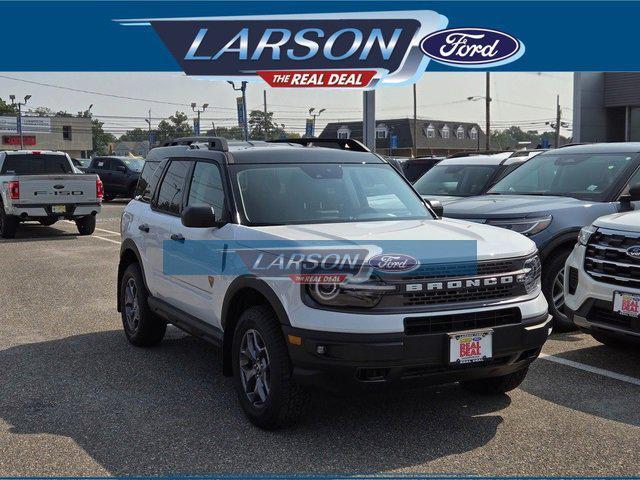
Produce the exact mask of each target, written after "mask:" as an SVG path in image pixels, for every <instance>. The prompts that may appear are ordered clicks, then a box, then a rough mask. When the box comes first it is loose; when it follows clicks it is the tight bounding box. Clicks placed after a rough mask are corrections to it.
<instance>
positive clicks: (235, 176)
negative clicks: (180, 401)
mask: <svg viewBox="0 0 640 480" xmlns="http://www.w3.org/2000/svg"><path fill="white" fill-rule="evenodd" d="M186 142H187V143H189V148H182V149H180V148H177V149H176V147H175V146H172V147H166V149H167V152H168V153H167V157H168V158H164V159H162V160H161V161H160V162H159V164H158V166H157V168H156V169H155V170H154V171H153V173H152V171H151V170H149V171H148V172H143V180H144V182H142V181H141V185H140V187H141V188H139V189H138V192H137V193H138V194H139V195H138V196H136V198H135V199H134V200H132V201H131V202H130V203H129V204H128V205H127V207H126V208H125V211H124V213H123V217H122V238H123V242H122V247H121V256H120V265H119V268H118V310H119V311H120V312H121V313H122V322H123V326H124V331H125V333H126V336H127V338H128V339H129V341H130V342H131V343H132V344H134V345H138V346H150V345H154V344H157V343H159V342H160V341H161V340H162V338H163V336H164V333H165V328H166V324H167V323H171V324H174V325H175V326H177V327H179V328H181V329H183V330H185V331H187V332H189V333H192V334H194V335H197V336H200V337H201V338H203V339H205V340H207V341H210V342H212V343H215V344H218V345H220V346H222V349H223V371H224V373H225V375H228V376H233V377H234V384H235V388H236V390H237V393H238V398H239V401H240V404H241V406H242V408H243V409H244V411H245V413H246V414H247V415H248V417H249V418H250V420H251V421H252V422H254V423H255V424H257V425H259V426H261V427H263V428H276V427H278V426H280V425H282V424H284V423H286V422H287V421H289V420H291V419H292V418H293V417H294V416H296V415H298V414H299V413H300V412H301V407H302V405H303V399H304V397H305V390H304V388H303V387H306V386H321V387H325V388H327V389H330V390H333V391H340V392H342V391H345V390H347V389H349V390H350V389H353V388H356V389H357V388H359V389H365V390H369V389H376V388H381V387H385V386H389V387H392V386H400V385H415V384H416V383H428V384H429V383H430V384H441V383H451V382H461V383H462V384H463V385H464V386H466V387H467V388H469V389H471V390H474V391H478V392H483V393H492V394H496V393H500V394H502V393H504V392H506V391H509V390H511V389H513V388H516V387H517V386H518V385H519V384H520V382H522V380H523V379H524V377H525V375H526V372H527V369H528V367H529V364H530V363H531V362H532V361H533V360H535V359H536V358H537V357H538V354H539V353H540V350H541V348H542V345H543V344H544V342H545V341H546V339H547V336H548V334H549V333H550V330H551V327H550V317H549V315H548V312H547V302H546V300H545V298H544V296H543V295H542V293H541V289H540V261H539V259H538V256H537V250H536V246H535V244H534V243H533V242H532V241H531V240H529V239H527V238H526V237H524V236H523V235H520V234H518V233H515V232H510V231H505V230H503V229H499V228H496V227H491V226H486V225H479V224H476V223H471V222H465V221H459V220H447V219H442V218H439V217H438V215H437V214H436V213H435V212H434V211H433V210H432V209H431V208H430V206H429V204H428V203H427V202H425V201H424V200H423V199H422V198H421V197H420V195H419V194H418V193H417V192H416V191H415V190H414V189H413V188H412V187H411V184H410V183H409V182H408V181H407V180H406V179H405V178H404V177H402V176H401V175H400V174H398V172H397V171H396V170H394V169H393V168H392V167H391V166H390V165H389V164H388V163H387V162H386V161H385V160H384V159H382V158H381V157H379V156H377V155H375V154H373V153H371V152H370V151H368V150H367V149H366V147H364V146H363V145H362V144H360V143H359V142H356V141H354V140H324V139H313V138H311V139H301V140H295V141H290V142H288V143H282V142H277V143H261V144H253V143H242V144H235V145H234V144H227V142H226V140H224V139H220V138H215V137H214V138H208V139H207V142H208V145H207V144H204V145H203V144H202V143H201V142H202V140H199V142H200V143H198V141H196V140H193V139H188V141H186ZM175 143H176V142H174V144H175ZM327 147H333V148H327ZM336 147H340V148H336ZM152 152H154V156H155V157H159V158H161V157H162V152H163V147H160V148H159V149H155V151H154V150H152ZM327 244H329V246H327ZM385 245H386V246H385ZM388 245H390V246H389V247H388V248H387V246H388ZM465 246H466V247H465ZM421 248H422V250H426V252H424V253H425V255H426V256H429V255H431V258H432V259H433V258H435V260H438V259H439V258H440V257H439V256H440V255H441V256H442V259H444V260H439V262H435V263H428V262H427V261H425V260H423V258H424V257H423V256H421V255H420V254H421V252H419V251H418V252H416V251H417V250H420V249H421ZM465 248H470V249H471V250H472V251H468V250H467V251H466V252H467V253H465V254H463V255H462V256H458V257H456V256H455V255H456V254H454V253H452V252H455V251H456V249H458V251H460V252H462V250H464V249H465ZM460 249H462V250H460ZM316 250H322V251H316ZM243 262H244V263H243ZM443 262H444V263H443ZM285 264H286V266H285ZM319 266H321V267H323V268H318V267H319ZM469 267H472V268H471V270H472V271H471V270H470V269H469Z"/></svg>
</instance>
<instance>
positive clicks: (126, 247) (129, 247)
mask: <svg viewBox="0 0 640 480" xmlns="http://www.w3.org/2000/svg"><path fill="white" fill-rule="evenodd" d="M126 252H133V254H134V255H135V256H136V259H137V260H138V266H139V267H140V271H141V272H142V281H143V282H144V288H146V289H147V291H149V287H148V286H147V275H146V274H145V272H144V264H143V263H142V256H141V255H140V250H138V246H137V245H136V242H134V241H133V240H132V239H130V238H126V239H125V240H124V241H123V242H122V245H120V260H119V261H118V282H117V285H116V302H117V307H118V311H120V283H122V275H123V274H124V270H125V264H124V263H123V259H124V257H125V255H126Z"/></svg>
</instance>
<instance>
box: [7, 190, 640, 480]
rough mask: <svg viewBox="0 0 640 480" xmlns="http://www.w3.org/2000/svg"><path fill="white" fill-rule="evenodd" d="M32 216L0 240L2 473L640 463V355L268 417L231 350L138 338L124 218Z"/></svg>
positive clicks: (566, 345) (559, 358) (606, 469)
mask: <svg viewBox="0 0 640 480" xmlns="http://www.w3.org/2000/svg"><path fill="white" fill-rule="evenodd" d="M123 206H124V201H116V202H113V203H107V204H105V205H104V207H103V212H102V213H101V215H100V216H99V217H98V222H97V228H96V233H95V234H94V235H93V236H90V237H78V236H77V234H76V233H77V231H76V229H75V225H74V224H72V223H67V222H60V223H58V224H56V225H54V226H53V227H50V228H46V227H41V226H39V225H33V226H29V225H26V226H24V227H23V228H21V229H20V231H19V233H18V236H17V237H16V239H15V240H11V241H1V242H0V259H1V263H0V270H1V271H2V272H3V281H2V282H0V298H2V300H3V301H2V309H1V310H0V372H1V373H0V379H1V385H2V387H1V389H0V475H4V476H7V475H32V476H34V475H105V474H114V475H148V474H164V475H169V474H183V475H184V474H208V473H312V472H314V473H317V472H344V473H351V474H353V473H380V472H391V471H397V472H400V471H401V472H411V473H473V474H484V475H491V474H501V475H507V474H512V475H519V474H522V475H525V474H527V475H538V474H539V475H596V474H597V475H622V474H625V475H629V474H637V473H638V466H637V462H636V459H635V457H636V456H635V455H634V454H633V453H632V452H635V451H636V446H637V444H638V443H639V442H640V428H639V427H640V353H639V352H619V351H614V350H611V349H609V348H607V347H604V346H601V345H600V344H598V343H597V342H595V341H594V340H592V339H591V337H588V336H586V335H583V334H563V335H558V336H554V337H552V339H551V340H550V341H549V342H548V343H547V345H546V346H545V348H544V355H547V357H545V358H544V359H541V360H538V361H537V362H535V363H534V364H533V366H532V367H531V371H530V374H529V376H528V377H527V379H526V380H525V382H524V384H523V385H522V387H521V388H519V389H517V390H515V391H514V392H512V393H511V394H510V395H504V396H502V397H498V398H486V397H480V396H477V395H473V394H470V393H468V392H465V391H463V390H461V389H459V388H457V387H456V386H446V387H436V388H427V389H421V390H414V391H405V392H397V391H391V392H389V393H387V394H381V395H377V396H369V397H362V398H357V399H353V398H350V399H341V398H333V397H330V396H327V395H324V394H322V395H319V394H318V395H314V400H313V402H312V404H311V405H310V409H309V414H308V415H307V416H306V417H305V418H303V419H302V420H301V422H300V423H299V424H297V425H295V426H294V427H292V428H290V429H288V430H281V431H277V432H265V431H262V430H259V429H257V428H256V427H253V426H252V425H251V424H250V423H249V422H248V421H247V420H246V418H245V417H244V415H243V414H242V412H241V410H240V409H239V408H238V407H237V403H236V402H237V400H236V397H235V392H234V390H233V387H232V383H231V380H230V379H228V378H225V377H223V376H222V371H221V358H220V357H221V354H220V352H219V351H218V350H217V349H215V348H214V347H211V346H209V345H208V344H206V343H204V342H202V341H200V340H197V339H194V338H191V337H188V336H185V335H184V334H182V333H181V332H180V331H178V330H175V329H171V330H170V333H169V335H168V336H167V338H166V339H165V341H164V342H163V343H162V344H161V345H160V346H159V347H157V348H153V349H147V350H145V349H136V348H134V347H132V346H130V345H129V344H128V343H127V341H126V339H125V336H124V333H123V332H122V328H121V323H120V316H119V314H118V313H117V312H116V308H115V282H116V273H117V272H116V271H117V256H118V249H119V240H120V237H119V234H118V233H117V232H118V230H119V221H120V212H121V210H122V208H123Z"/></svg>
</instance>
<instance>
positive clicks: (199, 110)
mask: <svg viewBox="0 0 640 480" xmlns="http://www.w3.org/2000/svg"><path fill="white" fill-rule="evenodd" d="M207 107H209V104H208V103H203V104H202V107H201V108H198V105H197V104H196V102H193V103H192V104H191V110H193V111H194V112H196V113H197V114H198V131H197V132H194V133H196V136H200V114H201V113H204V111H205V110H206V109H207Z"/></svg>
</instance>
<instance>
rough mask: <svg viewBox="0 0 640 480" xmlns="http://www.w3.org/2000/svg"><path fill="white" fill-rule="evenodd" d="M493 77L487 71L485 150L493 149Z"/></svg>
mask: <svg viewBox="0 0 640 480" xmlns="http://www.w3.org/2000/svg"><path fill="white" fill-rule="evenodd" d="M490 80H491V78H490V73H489V72H487V74H486V77H485V96H484V109H485V117H486V118H485V120H486V124H487V128H486V130H487V131H486V132H485V133H486V139H485V150H486V151H487V152H488V151H489V150H491V81H490Z"/></svg>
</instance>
